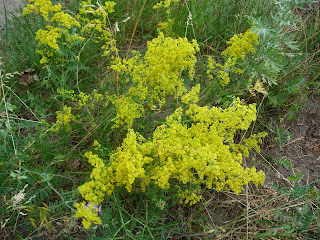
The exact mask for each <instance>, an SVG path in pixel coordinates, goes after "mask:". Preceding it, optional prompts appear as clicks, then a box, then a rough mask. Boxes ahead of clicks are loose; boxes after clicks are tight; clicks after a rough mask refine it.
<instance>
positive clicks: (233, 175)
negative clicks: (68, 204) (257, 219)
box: [75, 88, 265, 227]
mask: <svg viewBox="0 0 320 240" xmlns="http://www.w3.org/2000/svg"><path fill="white" fill-rule="evenodd" d="M196 90H197V89H196V88H195V90H194V91H196ZM196 101H197V99H194V100H193V101H192V103H191V104H190V105H189V108H188V109H187V110H186V111H183V109H182V108H178V109H176V111H175V112H174V113H173V114H172V115H170V116H169V117H167V119H166V123H165V124H163V125H160V126H159V127H157V128H156V130H155V131H154V133H153V137H152V139H150V140H146V139H145V138H144V137H143V136H142V135H141V134H139V133H137V132H135V131H134V130H133V129H130V130H129V131H128V134H127V136H126V138H125V139H124V140H123V143H122V145H121V146H120V147H118V148H117V150H116V151H115V152H114V153H113V154H112V155H111V156H110V159H108V160H103V159H101V158H100V157H99V156H98V155H96V154H93V153H92V152H87V153H86V154H85V156H86V157H87V158H88V159H89V162H90V163H91V164H92V165H93V167H94V168H93V170H92V174H91V180H90V181H89V182H87V183H85V184H83V185H81V186H80V187H79V191H80V193H81V195H82V196H83V198H84V200H85V201H87V202H90V203H92V204H94V205H95V206H98V205H99V204H101V203H102V202H103V200H104V195H105V194H109V195H110V194H112V192H113V191H114V190H115V189H117V188H119V187H120V188H121V187H125V189H126V190H127V191H128V192H131V191H133V189H134V190H135V191H137V190H138V189H141V190H142V191H143V192H144V191H147V190H148V188H149V187H151V186H153V185H155V186H157V187H158V188H160V189H169V188H173V187H174V186H176V185H178V186H179V185H181V186H182V188H180V187H178V190H177V192H176V196H177V197H178V198H180V199H181V202H184V203H185V204H187V203H189V204H191V205H192V204H195V203H196V202H197V201H199V200H200V199H201V195H200V189H199V188H200V186H202V187H203V186H206V187H207V188H209V189H211V188H213V189H215V190H216V191H221V190H229V191H233V192H234V193H236V194H239V193H240V192H241V191H242V190H243V186H244V185H247V184H248V183H249V182H253V183H254V184H256V185H258V184H262V183H263V182H264V173H263V172H262V171H259V172H258V171H257V170H256V168H255V167H252V168H244V167H243V166H242V165H241V163H242V158H243V156H246V157H247V156H248V155H249V150H250V149H251V148H255V149H257V150H258V151H259V146H258V142H260V141H261V138H262V137H264V136H265V133H259V134H257V135H252V136H251V137H249V138H247V139H244V140H243V141H242V142H240V143H237V142H235V140H234V138H235V135H236V133H237V132H238V131H239V130H247V129H248V128H249V126H250V124H251V122H252V121H255V120H256V108H255V105H254V104H251V105H248V106H247V105H243V104H241V102H240V99H236V100H235V101H234V103H233V105H232V106H230V107H229V108H226V109H222V108H219V107H212V108H209V107H207V106H205V107H200V106H199V105H197V104H196ZM183 117H184V118H187V119H188V121H185V120H184V121H182V118H183ZM107 162H108V164H106V163H107ZM187 185H192V186H198V190H194V191H190V190H188V189H185V188H183V186H187ZM182 199H184V200H182ZM85 204H86V203H85V202H83V203H79V204H77V205H76V206H75V207H76V208H77V209H78V211H77V213H76V217H82V218H83V221H84V226H85V227H89V226H90V224H91V223H99V220H97V219H96V218H95V217H96V216H97V214H96V215H95V217H93V216H91V215H92V213H94V211H92V210H91V209H89V208H83V206H85ZM84 211H85V212H84ZM86 212H89V213H90V214H91V215H90V214H89V213H86ZM88 223H90V224H88Z"/></svg>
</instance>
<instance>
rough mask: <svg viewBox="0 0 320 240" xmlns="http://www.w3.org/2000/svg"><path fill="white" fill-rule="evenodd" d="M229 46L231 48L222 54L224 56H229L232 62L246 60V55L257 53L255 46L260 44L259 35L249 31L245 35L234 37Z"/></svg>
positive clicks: (228, 42)
mask: <svg viewBox="0 0 320 240" xmlns="http://www.w3.org/2000/svg"><path fill="white" fill-rule="evenodd" d="M227 44H228V45H230V46H229V47H228V48H227V49H226V50H224V51H223V52H222V55H226V56H228V58H229V59H231V60H230V61H231V62H232V61H234V62H236V61H237V60H238V59H239V58H242V59H244V57H245V56H246V54H248V53H250V52H251V53H254V52H255V49H254V45H258V44H259V42H258V35H257V34H255V33H253V32H251V29H249V30H248V31H247V32H246V33H245V34H242V33H240V34H238V35H234V36H233V37H232V38H230V41H227Z"/></svg>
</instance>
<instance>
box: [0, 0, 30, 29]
mask: <svg viewBox="0 0 320 240" xmlns="http://www.w3.org/2000/svg"><path fill="white" fill-rule="evenodd" d="M26 2H27V1H26V0H0V29H4V27H5V24H6V13H7V17H8V18H10V17H11V13H13V12H14V11H15V10H16V9H19V7H22V6H24V5H25V4H26ZM5 10H6V11H5Z"/></svg>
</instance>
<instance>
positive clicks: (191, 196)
mask: <svg viewBox="0 0 320 240" xmlns="http://www.w3.org/2000/svg"><path fill="white" fill-rule="evenodd" d="M199 192H200V190H199V189H195V190H193V191H190V190H189V189H186V190H184V191H182V190H181V189H179V190H178V192H177V197H179V198H180V201H179V203H180V204H183V203H184V204H185V205H187V204H188V203H189V204H190V206H191V205H194V204H196V203H197V202H199V201H200V200H201V198H202V195H198V194H199Z"/></svg>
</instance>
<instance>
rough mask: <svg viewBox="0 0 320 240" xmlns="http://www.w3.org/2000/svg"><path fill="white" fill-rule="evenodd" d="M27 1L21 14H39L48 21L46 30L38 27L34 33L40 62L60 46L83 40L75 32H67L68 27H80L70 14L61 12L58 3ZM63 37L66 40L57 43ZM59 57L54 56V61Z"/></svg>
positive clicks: (41, 0) (48, 57)
mask: <svg viewBox="0 0 320 240" xmlns="http://www.w3.org/2000/svg"><path fill="white" fill-rule="evenodd" d="M29 2H30V4H28V5H27V6H26V7H25V9H24V11H23V15H28V14H31V13H36V14H40V15H41V16H42V17H43V18H44V19H45V21H48V25H47V26H46V30H44V29H39V30H38V31H37V33H36V40H37V41H38V49H37V53H39V54H40V55H41V56H42V58H41V60H40V63H41V64H46V63H48V62H49V60H50V59H51V58H53V56H54V55H55V54H57V53H58V51H59V50H60V47H61V46H64V47H66V48H70V47H71V46H72V44H71V43H75V42H79V41H83V40H84V38H83V37H81V36H78V35H77V34H74V33H72V34H70V33H69V31H68V30H69V29H71V28H72V27H80V23H79V22H78V21H77V20H76V19H75V18H74V17H72V16H71V15H70V14H68V13H65V12H63V11H62V10H61V5H60V4H56V5H52V2H51V1H50V0H29ZM52 24H53V25H54V26H52ZM63 37H65V38H66V40H67V41H66V42H65V41H61V42H60V43H58V41H59V40H60V39H62V38H63ZM59 44H60V46H59ZM60 57H61V56H60ZM60 57H56V60H55V61H56V62H59V61H61V59H60Z"/></svg>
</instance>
